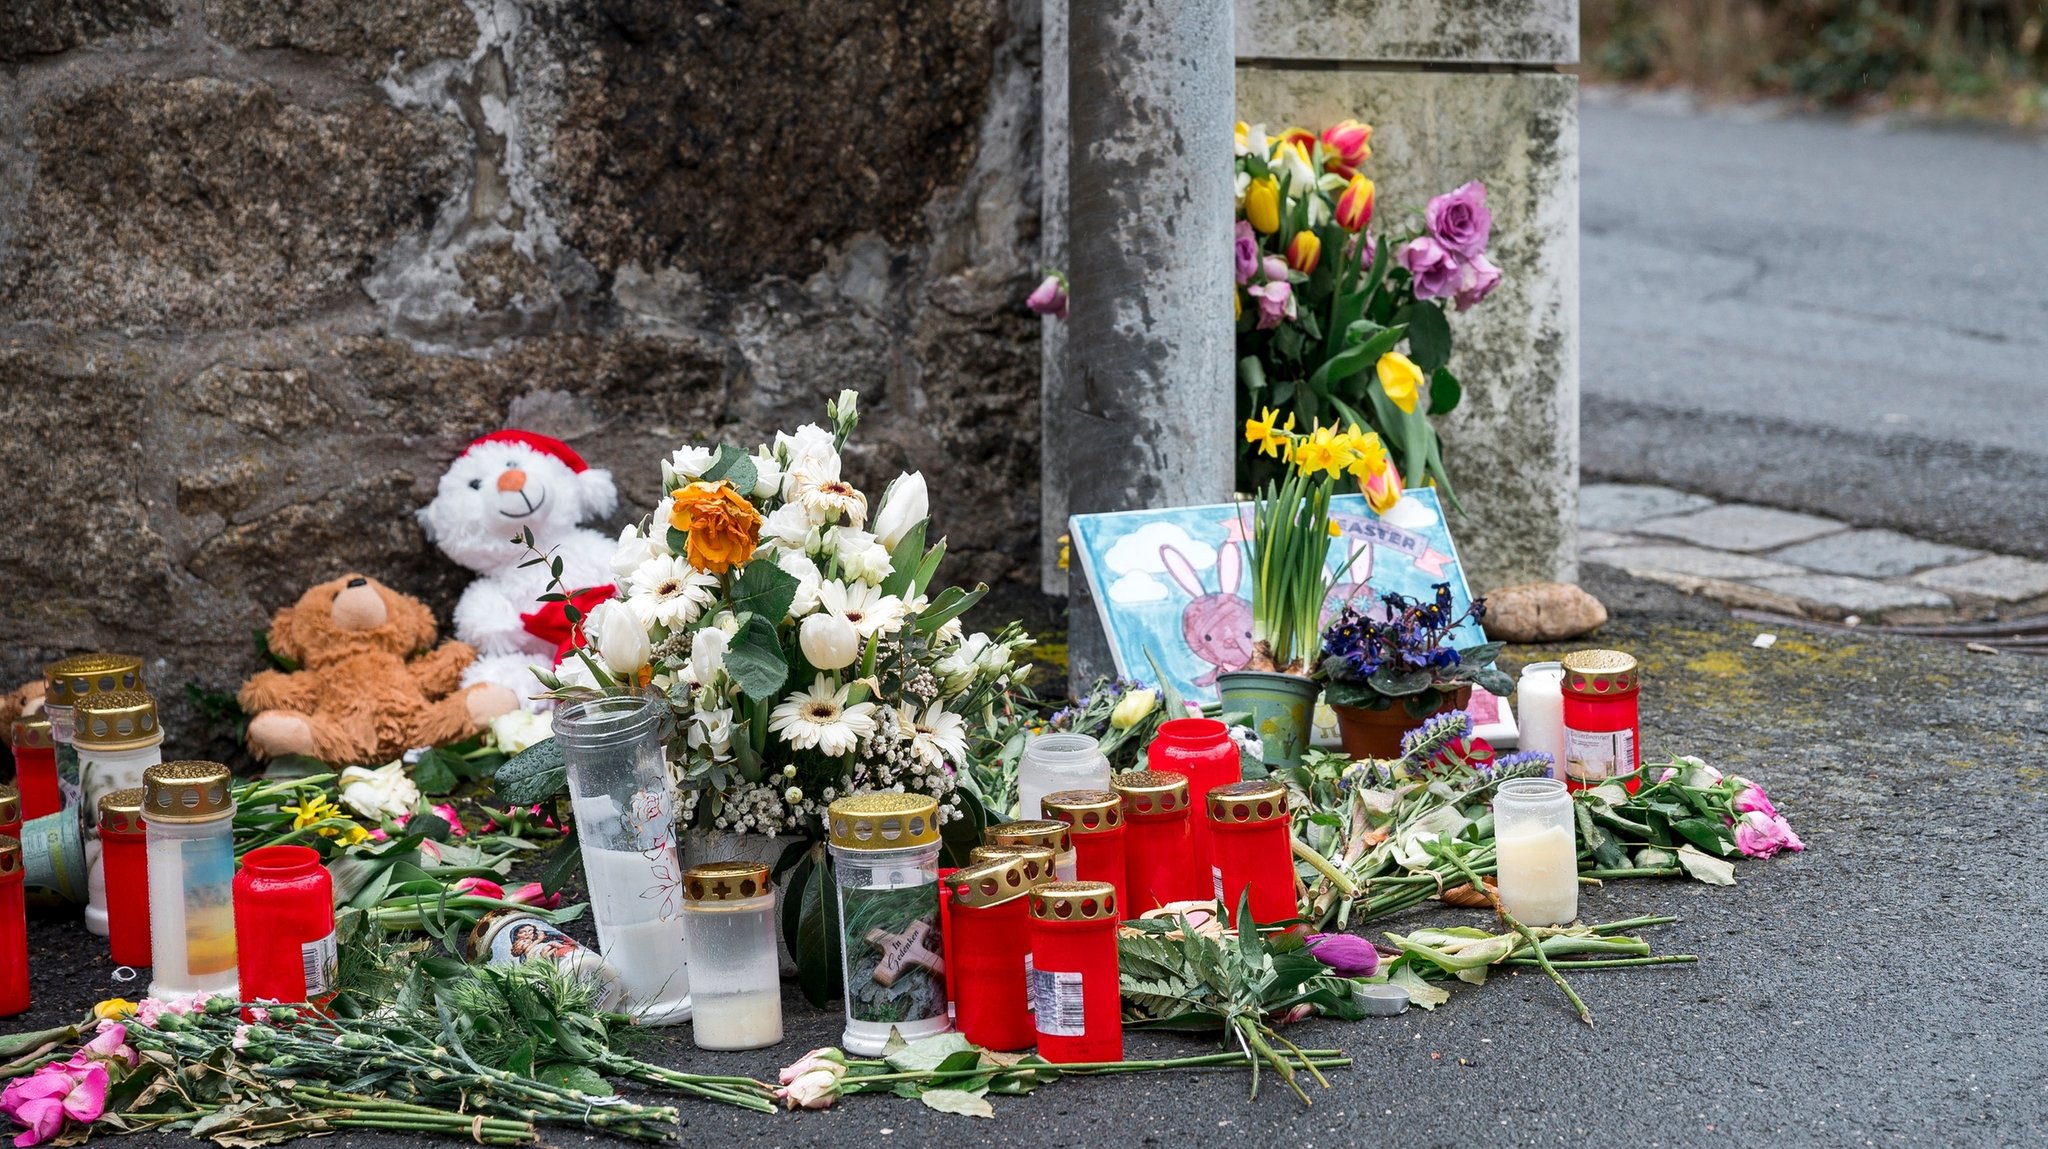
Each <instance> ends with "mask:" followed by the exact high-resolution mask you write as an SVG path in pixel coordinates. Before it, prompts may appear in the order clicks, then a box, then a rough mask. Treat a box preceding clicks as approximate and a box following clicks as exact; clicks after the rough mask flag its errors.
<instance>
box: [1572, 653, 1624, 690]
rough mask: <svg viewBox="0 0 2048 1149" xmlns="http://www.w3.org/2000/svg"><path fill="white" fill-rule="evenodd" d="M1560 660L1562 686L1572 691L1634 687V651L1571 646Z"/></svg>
mask: <svg viewBox="0 0 2048 1149" xmlns="http://www.w3.org/2000/svg"><path fill="white" fill-rule="evenodd" d="M1562 661H1563V663H1564V688H1565V689H1566V690H1569V691H1571V692H1572V693H1573V694H1592V695H1601V694H1626V693H1628V692H1629V691H1631V690H1634V689H1635V688H1636V676H1637V667H1636V660H1635V656H1634V655H1631V654H1624V653H1623V652H1621V651H1619V650H1575V651H1572V652H1571V653H1570V654H1567V655H1565V656H1564V658H1563V660H1562Z"/></svg>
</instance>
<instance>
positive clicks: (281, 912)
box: [235, 846, 335, 1005]
mask: <svg viewBox="0 0 2048 1149" xmlns="http://www.w3.org/2000/svg"><path fill="white" fill-rule="evenodd" d="M235 938H236V944H235V951H236V958H235V960H236V965H237V968H238V969H239V970H240V974H241V984H242V1000H243V1001H276V1002H283V1003H285V1004H288V1005H289V1004H295V1003H298V1002H303V1001H311V1002H317V1001H319V1000H320V999H321V998H323V997H325V996H326V995H327V994H329V993H332V992H333V990H334V963H335V945H334V883H333V881H332V880H331V879H330V878H329V877H328V875H327V867H326V866H323V865H321V864H320V852H319V851H317V850H315V849H313V848H312V847H310V846H259V847H257V848H256V849H253V850H251V851H249V852H248V853H246V854H244V855H242V872H241V873H239V874H236V875H235Z"/></svg>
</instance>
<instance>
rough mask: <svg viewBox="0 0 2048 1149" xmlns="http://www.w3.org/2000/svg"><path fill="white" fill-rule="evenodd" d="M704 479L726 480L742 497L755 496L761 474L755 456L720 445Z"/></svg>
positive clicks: (707, 480)
mask: <svg viewBox="0 0 2048 1149" xmlns="http://www.w3.org/2000/svg"><path fill="white" fill-rule="evenodd" d="M702 478H703V480H704V481H705V482H707V483H715V482H717V481H719V480H720V479H724V480H725V481H726V482H728V483H731V484H732V485H733V489H734V490H736V491H738V492H739V493H740V494H742V495H751V494H753V493H754V484H755V483H757V482H760V481H761V476H760V472H759V471H757V470H756V469H755V468H754V458H753V456H751V455H749V454H747V453H746V452H745V451H742V450H740V449H739V448H738V447H735V446H732V445H731V444H729V443H721V444H720V445H719V447H718V458H717V459H716V460H714V461H713V462H712V464H711V467H710V469H708V470H706V471H705V472H704V474H703V476H702ZM677 553H678V554H680V553H681V552H680V551H678V552H677Z"/></svg>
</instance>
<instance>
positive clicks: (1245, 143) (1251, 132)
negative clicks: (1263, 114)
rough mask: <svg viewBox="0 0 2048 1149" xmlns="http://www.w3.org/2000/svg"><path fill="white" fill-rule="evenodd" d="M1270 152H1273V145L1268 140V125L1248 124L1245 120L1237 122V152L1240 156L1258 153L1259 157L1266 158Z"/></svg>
mask: <svg viewBox="0 0 2048 1149" xmlns="http://www.w3.org/2000/svg"><path fill="white" fill-rule="evenodd" d="M1270 150H1272V145H1271V144H1269V143H1268V142H1267V140H1266V125H1264V124H1247V123H1245V122H1244V121H1243V120H1239V121H1238V122H1237V148H1236V151H1237V154H1238V155H1241V156H1243V155H1250V154H1251V153H1253V152H1257V153H1259V155H1261V156H1264V155H1265V154H1266V153H1267V152H1269V151H1270Z"/></svg>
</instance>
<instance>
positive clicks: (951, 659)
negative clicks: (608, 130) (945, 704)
mask: <svg viewBox="0 0 2048 1149" xmlns="http://www.w3.org/2000/svg"><path fill="white" fill-rule="evenodd" d="M991 649H994V650H996V651H998V652H1000V653H1001V655H1002V660H1003V665H1005V666H1007V665H1008V664H1009V653H1008V651H1006V650H1004V649H1003V648H1002V647H1000V646H998V645H997V644H996V640H995V639H992V638H990V637H989V636H988V635H986V634H983V633H982V632H980V631H975V632H974V633H973V634H970V635H968V636H967V637H966V638H965V639H962V640H961V642H960V645H959V646H956V647H954V648H953V649H952V650H949V651H947V652H946V653H945V655H944V656H943V657H941V658H940V659H939V661H938V662H937V663H936V664H934V665H933V667H932V673H934V674H936V675H938V676H939V679H940V681H941V682H943V683H944V684H945V687H946V690H947V692H948V693H951V694H958V693H960V692H961V691H964V690H966V689H967V688H968V687H970V686H973V685H974V679H975V676H976V675H977V674H980V673H981V672H982V660H983V659H984V658H986V657H988V655H989V652H990V650H991Z"/></svg>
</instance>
